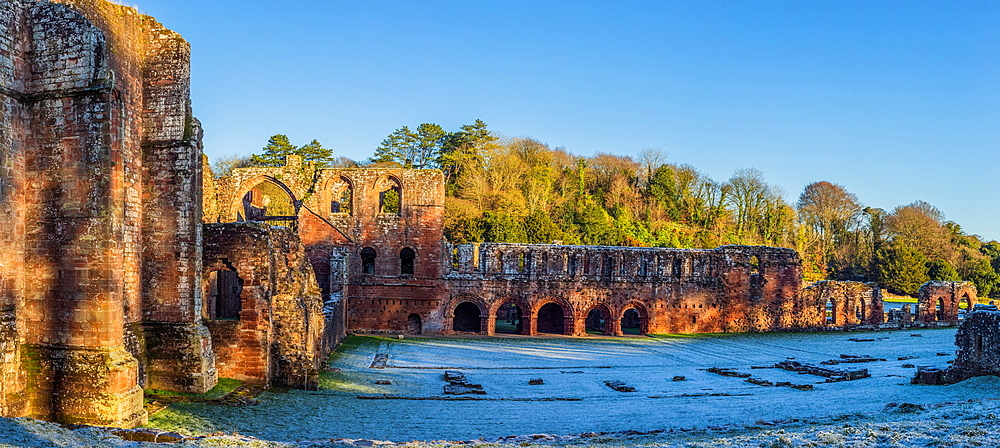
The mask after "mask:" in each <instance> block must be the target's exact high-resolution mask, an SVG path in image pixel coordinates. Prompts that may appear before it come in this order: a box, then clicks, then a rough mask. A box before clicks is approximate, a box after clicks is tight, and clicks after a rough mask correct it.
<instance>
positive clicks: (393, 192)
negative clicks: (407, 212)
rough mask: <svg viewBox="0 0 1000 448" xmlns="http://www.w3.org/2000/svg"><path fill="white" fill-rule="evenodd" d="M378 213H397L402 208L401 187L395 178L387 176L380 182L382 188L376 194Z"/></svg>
mask: <svg viewBox="0 0 1000 448" xmlns="http://www.w3.org/2000/svg"><path fill="white" fill-rule="evenodd" d="M378 201H379V208H378V210H379V213H385V214H392V215H398V214H399V212H400V210H402V206H401V204H402V201H403V187H402V186H401V185H400V184H399V181H398V180H396V179H395V178H392V177H390V178H388V179H386V180H385V181H383V182H382V188H381V189H380V191H379V194H378Z"/></svg>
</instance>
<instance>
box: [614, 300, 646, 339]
mask: <svg viewBox="0 0 1000 448" xmlns="http://www.w3.org/2000/svg"><path fill="white" fill-rule="evenodd" d="M630 310H635V313H634V315H633V314H632V313H629V311H630ZM617 316H618V322H619V324H618V331H619V334H626V333H631V334H646V333H649V310H648V309H647V308H646V305H645V304H643V303H642V302H639V301H636V300H630V301H628V302H626V303H625V305H623V306H622V307H621V309H620V310H619V311H618V314H617ZM626 319H633V321H626ZM626 325H627V326H626ZM633 329H634V330H633Z"/></svg>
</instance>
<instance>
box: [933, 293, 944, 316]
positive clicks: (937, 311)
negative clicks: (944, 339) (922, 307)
mask: <svg viewBox="0 0 1000 448" xmlns="http://www.w3.org/2000/svg"><path fill="white" fill-rule="evenodd" d="M934 320H944V298H941V299H937V305H936V306H935V307H934Z"/></svg>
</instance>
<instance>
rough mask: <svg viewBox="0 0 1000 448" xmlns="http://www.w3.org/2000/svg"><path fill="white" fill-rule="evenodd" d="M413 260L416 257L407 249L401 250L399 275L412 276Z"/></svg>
mask: <svg viewBox="0 0 1000 448" xmlns="http://www.w3.org/2000/svg"><path fill="white" fill-rule="evenodd" d="M414 258H416V255H415V254H414V253H413V249H410V248H409V247H404V248H403V250H401V251H399V275H409V276H412V275H413V259H414Z"/></svg>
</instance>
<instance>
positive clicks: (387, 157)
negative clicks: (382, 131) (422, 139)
mask: <svg viewBox="0 0 1000 448" xmlns="http://www.w3.org/2000/svg"><path fill="white" fill-rule="evenodd" d="M416 145H417V134H415V133H414V132H413V131H411V130H410V128H408V127H406V126H403V127H401V128H399V129H396V130H395V131H394V132H393V133H392V134H389V136H388V137H386V138H385V140H382V144H381V145H379V146H378V148H375V155H373V156H372V158H371V159H369V160H370V161H371V162H373V163H395V164H398V165H399V166H401V167H403V168H412V167H413V151H414V148H415V147H416Z"/></svg>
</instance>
